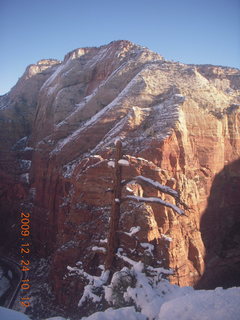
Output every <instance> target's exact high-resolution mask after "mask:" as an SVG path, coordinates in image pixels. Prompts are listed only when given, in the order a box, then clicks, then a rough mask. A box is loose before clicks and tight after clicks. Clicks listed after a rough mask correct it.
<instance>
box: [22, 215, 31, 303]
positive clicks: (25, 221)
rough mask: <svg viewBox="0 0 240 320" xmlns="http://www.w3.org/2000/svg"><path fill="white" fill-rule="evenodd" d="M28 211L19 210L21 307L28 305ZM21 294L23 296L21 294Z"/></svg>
mask: <svg viewBox="0 0 240 320" xmlns="http://www.w3.org/2000/svg"><path fill="white" fill-rule="evenodd" d="M30 218H31V216H30V213H24V212H21V214H20V240H21V241H20V256H21V260H20V268H21V271H22V274H23V278H22V280H21V285H20V288H21V293H22V294H21V296H20V304H21V305H22V306H23V307H26V308H27V307H29V306H30V301H29V300H30V297H27V295H28V293H29V290H30V287H31V285H30V279H29V278H28V274H29V271H30V265H31V262H30V258H29V257H30V252H31V250H30V234H31V232H30ZM22 295H23V296H22Z"/></svg>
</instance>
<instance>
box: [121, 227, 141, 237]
mask: <svg viewBox="0 0 240 320" xmlns="http://www.w3.org/2000/svg"><path fill="white" fill-rule="evenodd" d="M140 230H141V227H139V226H137V227H132V228H131V229H130V232H124V233H125V234H127V235H128V236H130V237H131V236H133V235H134V234H135V233H137V232H139V231H140Z"/></svg>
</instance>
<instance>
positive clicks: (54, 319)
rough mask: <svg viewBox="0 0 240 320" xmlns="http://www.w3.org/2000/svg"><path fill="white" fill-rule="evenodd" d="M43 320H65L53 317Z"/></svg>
mask: <svg viewBox="0 0 240 320" xmlns="http://www.w3.org/2000/svg"><path fill="white" fill-rule="evenodd" d="M45 320H66V319H65V318H63V317H53V318H47V319H45Z"/></svg>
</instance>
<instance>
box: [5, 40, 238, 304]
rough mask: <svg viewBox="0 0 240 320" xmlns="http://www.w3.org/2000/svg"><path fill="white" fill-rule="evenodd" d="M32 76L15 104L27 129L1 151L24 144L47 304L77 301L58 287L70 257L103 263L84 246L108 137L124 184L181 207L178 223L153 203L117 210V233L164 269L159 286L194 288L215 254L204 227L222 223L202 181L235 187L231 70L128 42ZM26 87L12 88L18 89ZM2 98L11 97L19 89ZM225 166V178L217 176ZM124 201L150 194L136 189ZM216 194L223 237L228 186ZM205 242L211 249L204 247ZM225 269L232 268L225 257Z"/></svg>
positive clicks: (95, 212) (96, 240)
mask: <svg viewBox="0 0 240 320" xmlns="http://www.w3.org/2000/svg"><path fill="white" fill-rule="evenodd" d="M44 72H45V73H44V77H43V76H41V81H40V79H38V77H40V75H38V76H36V77H35V78H34V81H35V80H36V79H38V81H37V85H36V86H35V87H34V88H35V89H36V90H35V91H34V92H35V94H34V95H33V96H31V97H26V100H27V102H28V101H34V103H33V105H34V106H35V107H34V108H35V109H36V112H35V113H34V114H35V116H34V121H33V120H32V118H31V119H28V117H27V116H26V117H25V118H24V119H27V120H26V121H28V123H29V126H30V129H29V131H28V132H27V133H25V132H22V131H21V130H23V129H21V130H20V129H19V130H20V132H19V134H18V136H16V137H14V139H12V140H11V143H13V142H16V139H19V138H21V137H22V136H25V135H27V136H28V138H27V139H28V144H27V149H26V148H25V149H24V150H25V151H26V150H28V149H29V148H32V149H31V150H32V153H33V158H32V163H29V168H27V169H26V172H27V173H29V174H30V176H29V182H28V188H27V189H26V188H25V189H26V190H27V191H28V194H27V195H23V198H24V199H25V202H26V203H28V205H29V204H31V206H32V209H31V210H32V215H33V231H32V232H33V236H34V243H35V248H36V250H37V251H38V252H39V253H41V254H43V255H49V254H51V255H52V266H51V268H52V270H54V272H52V281H53V284H54V288H55V292H56V293H57V298H58V301H59V302H63V303H64V304H71V303H72V301H70V300H69V297H71V296H73V295H72V294H70V295H69V293H73V292H74V293H75V295H74V299H76V301H77V300H78V299H79V297H80V296H81V286H82V284H81V283H77V282H76V281H71V280H69V279H67V280H62V279H63V276H64V275H65V274H66V267H67V265H74V264H75V263H76V262H77V261H80V260H81V261H82V262H83V264H84V266H85V267H86V268H88V269H89V270H90V271H91V270H92V272H93V271H94V272H96V271H97V266H98V265H99V264H102V263H103V256H102V255H101V254H99V253H96V252H94V251H93V250H92V247H93V246H98V245H100V244H101V243H103V240H104V239H105V238H106V231H107V223H108V217H109V209H110V202H111V199H110V195H109V194H108V193H107V194H106V193H105V191H106V189H107V188H109V187H111V184H112V176H111V168H109V167H108V166H107V159H109V158H111V157H112V156H113V149H114V141H115V139H116V138H117V137H120V138H121V139H122V141H123V145H124V153H125V154H126V155H129V157H128V158H129V159H130V160H129V161H130V167H129V168H125V169H124V176H125V177H126V178H129V177H131V176H134V175H145V176H147V177H150V178H152V179H154V180H156V181H159V182H161V183H163V184H167V185H169V186H171V187H173V188H175V189H177V190H179V191H180V192H181V196H182V199H183V200H184V201H185V202H186V203H187V204H188V205H189V206H190V207H191V210H190V211H189V212H188V216H187V217H179V216H177V215H176V214H175V213H174V212H173V211H172V210H171V209H170V208H165V207H161V206H159V205H156V204H155V205H151V206H149V205H144V204H142V205H135V204H132V203H129V204H128V205H127V206H126V205H124V206H123V209H122V210H123V213H122V219H121V225H122V229H123V230H124V231H126V232H129V230H130V228H131V227H133V226H139V227H140V231H139V232H138V234H136V236H137V237H138V238H139V240H140V242H151V243H152V244H154V246H155V251H154V252H155V260H157V259H163V261H165V265H166V266H168V267H171V268H173V269H174V270H175V274H174V276H172V278H171V281H172V282H173V283H177V284H179V285H196V284H197V283H198V282H199V279H201V277H202V275H203V274H204V270H205V268H206V270H208V271H207V272H210V273H211V272H212V271H211V261H212V260H214V259H217V257H218V255H219V254H220V255H221V253H222V251H221V250H222V249H221V248H222V247H221V246H222V245H223V244H222V241H223V238H222V237H220V236H218V237H215V236H214V234H215V233H214V232H215V231H214V232H212V230H215V229H218V228H222V229H224V226H225V224H224V223H223V222H222V221H223V220H222V219H221V218H219V217H220V215H221V216H222V214H223V213H222V209H221V208H222V207H221V205H219V201H220V199H219V196H220V195H221V197H222V194H223V193H224V191H221V192H222V193H221V192H215V191H214V190H215V189H214V188H215V187H213V184H214V183H215V184H216V183H217V185H218V181H219V179H220V181H222V179H223V180H224V181H225V180H226V181H233V180H234V179H235V180H236V181H237V180H239V175H240V173H239V172H240V167H239V161H238V159H239V156H240V140H239V128H240V125H239V124H240V116H239V115H240V113H239V106H240V98H239V92H240V81H239V77H240V71H239V70H237V69H233V68H226V67H217V66H210V65H204V66H197V65H184V64H181V63H174V62H169V61H165V60H164V59H163V58H162V57H161V56H159V55H157V54H155V53H153V52H151V51H149V50H148V49H146V48H143V47H140V46H137V45H134V44H132V43H131V42H128V41H116V42H112V43H110V44H109V45H106V46H102V47H99V48H83V49H77V50H75V51H73V52H71V53H69V54H68V55H66V57H65V59H64V61H63V62H62V63H58V64H55V65H54V66H51V68H49V69H47V70H46V71H44ZM30 80H31V79H22V80H21V81H22V85H23V86H24V85H25V83H27V81H30ZM29 83H31V82H29ZM14 90H15V91H14ZM10 96H14V97H16V98H15V99H19V98H21V97H22V96H23V91H22V89H21V88H20V86H19V92H18V91H17V90H16V89H13V91H12V92H10ZM2 99H7V98H6V97H5V98H4V97H2ZM31 99H32V100H31ZM2 101H3V100H2ZM10 105H11V104H9V102H8V103H7V107H6V108H7V109H6V110H8V109H9V110H11V108H10ZM26 105H28V103H27V104H23V106H26ZM23 106H22V108H23ZM2 112H3V114H4V116H5V113H4V112H6V111H4V110H3V111H2ZM24 121H25V120H24ZM32 123H33V125H32ZM23 127H24V126H22V127H21V126H19V128H23ZM1 134H3V135H4V132H2V133H1ZM9 141H10V140H9ZM11 143H10V142H9V144H11ZM22 160H26V159H25V158H24V156H22ZM234 161H235V162H234ZM232 163H235V164H234V168H235V169H234V171H233V170H228V169H225V168H230V167H231V165H232ZM30 165H31V167H30ZM221 172H224V175H222V178H218V177H219V175H221ZM233 172H234V173H233ZM229 179H233V180H229ZM235 180H234V181H235ZM19 183H20V182H19ZM236 183H237V182H236ZM20 185H21V183H20ZM231 185H232V184H231V183H229V188H230V186H231ZM217 190H218V189H217ZM236 190H237V189H236ZM27 191H26V192H27ZM135 192H136V193H141V194H147V195H157V194H156V193H155V191H154V190H151V189H147V190H142V189H141V188H140V187H138V186H135ZM228 192H229V194H231V197H229V198H228V201H227V202H226V201H225V202H224V211H225V210H226V212H227V214H228V215H229V222H228V223H229V225H228V229H227V230H229V231H226V232H230V230H232V229H231V228H233V227H234V224H235V223H236V221H238V222H237V223H239V202H238V200H236V199H238V198H239V196H238V195H239V189H238V191H234V192H233V193H231V192H230V191H228ZM209 206H210V207H211V210H210V209H209ZM230 208H231V209H230ZM204 217H208V218H207V219H205V218H204ZM205 221H209V223H206V222H205ZM209 224H214V228H215V229H214V228H213V229H212V228H211V226H210V225H209ZM202 235H203V236H202ZM236 237H237V236H236ZM224 239H226V237H224ZM236 239H238V238H236ZM236 241H238V240H236ZM212 242H214V247H219V248H220V249H219V250H220V251H218V252H216V251H215V250H209V246H210V247H211V243H212ZM121 245H122V246H123V247H124V248H125V249H126V250H128V254H132V256H133V257H135V256H134V250H135V249H137V252H138V253H139V254H138V255H137V256H136V257H135V258H139V255H142V256H143V257H144V250H143V249H141V248H137V247H136V242H135V241H134V240H131V239H129V238H127V237H122V238H121ZM224 248H226V246H225V247H224ZM236 248H239V245H236V246H235V247H234V246H232V247H231V250H232V251H233V252H234V253H233V255H234V254H235V255H236V252H237V251H236V250H238V249H236ZM206 250H207V251H206ZM224 250H225V251H226V249H224ZM234 250H235V251H234ZM225 251H224V254H226V252H225ZM135 252H136V251H135ZM204 259H205V262H204ZM221 261H225V260H224V257H223V258H222V260H221ZM231 261H232V263H233V264H234V265H237V264H239V259H238V258H237V257H235V258H234V259H232V260H231ZM228 262H229V261H228ZM212 265H213V264H212ZM227 265H231V263H228V264H227ZM227 265H226V268H227ZM209 270H210V271H209ZM205 274H206V272H205ZM205 277H206V275H205ZM207 278H208V277H206V279H207ZM209 281H210V280H205V285H206V283H207V282H208V283H209ZM216 283H217V285H222V284H221V283H220V282H216Z"/></svg>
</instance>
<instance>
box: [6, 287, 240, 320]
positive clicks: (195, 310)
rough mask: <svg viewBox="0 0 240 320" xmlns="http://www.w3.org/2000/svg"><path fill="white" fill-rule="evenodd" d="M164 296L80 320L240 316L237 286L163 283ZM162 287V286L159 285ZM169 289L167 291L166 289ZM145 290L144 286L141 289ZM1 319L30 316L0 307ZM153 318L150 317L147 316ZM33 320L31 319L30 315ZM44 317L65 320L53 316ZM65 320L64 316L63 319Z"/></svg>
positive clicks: (189, 319)
mask: <svg viewBox="0 0 240 320" xmlns="http://www.w3.org/2000/svg"><path fill="white" fill-rule="evenodd" d="M164 286H165V290H166V289H167V291H168V292H167V291H166V294H165V297H162V298H159V297H157V296H156V297H155V299H154V297H152V298H153V300H152V301H147V300H146V301H145V303H144V302H143V305H144V306H145V309H144V310H145V311H144V313H143V312H138V311H136V310H135V308H134V307H133V306H131V307H124V308H119V309H113V308H109V309H107V310H106V311H105V312H96V313H94V314H92V315H91V316H89V317H83V318H81V319H79V320H122V319H126V320H147V319H148V318H147V314H148V315H150V314H151V313H155V312H156V310H157V316H156V318H155V319H156V320H237V319H240V288H239V287H238V288H236V287H235V288H229V289H226V290H224V289H222V288H217V289H215V290H193V289H192V288H190V287H185V288H179V287H177V286H173V285H169V284H166V283H165V284H164ZM162 289H163V288H162ZM169 290H170V291H169ZM143 291H144V290H143ZM0 319H1V320H30V318H28V317H27V316H26V315H24V314H23V313H19V312H16V311H13V310H9V309H5V308H2V307H0ZM150 319H152V318H150ZM33 320H34V319H33ZM46 320H65V319H64V318H62V317H53V318H48V319H46ZM66 320H67V319H66Z"/></svg>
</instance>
